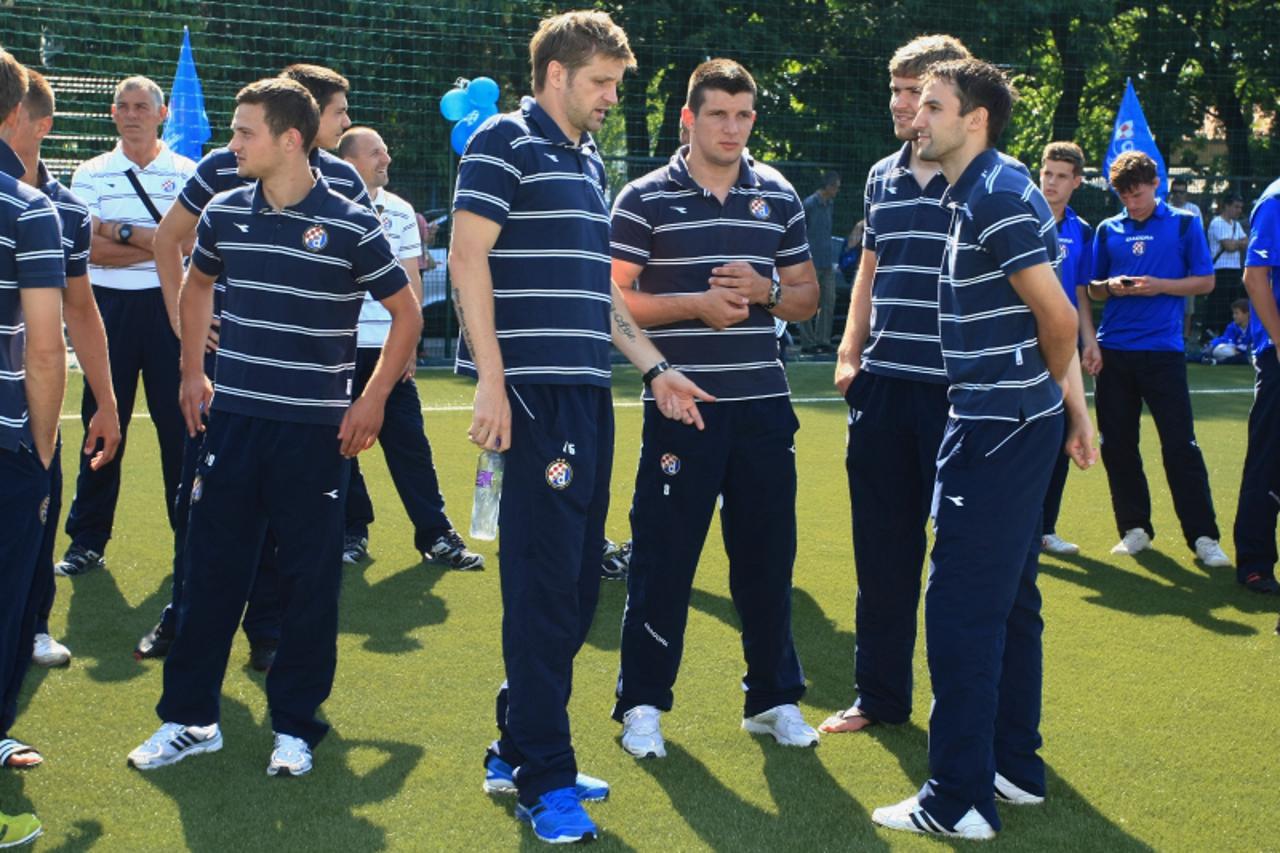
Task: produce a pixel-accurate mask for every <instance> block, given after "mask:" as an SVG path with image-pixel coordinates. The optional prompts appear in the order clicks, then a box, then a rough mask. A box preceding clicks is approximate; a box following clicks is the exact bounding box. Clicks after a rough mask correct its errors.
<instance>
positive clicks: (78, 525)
mask: <svg viewBox="0 0 1280 853" xmlns="http://www.w3.org/2000/svg"><path fill="white" fill-rule="evenodd" d="M167 116H168V112H167V110H166V108H165V104H164V92H163V91H162V90H161V89H160V87H159V86H158V85H157V84H156V83H155V81H153V80H150V79H148V78H146V77H126V78H125V79H124V80H121V81H120V83H119V84H117V85H116V90H115V97H114V100H113V102H112V105H111V118H112V120H113V121H114V122H115V125H116V130H117V131H118V132H119V134H120V140H119V142H118V143H117V144H116V146H115V148H113V149H112V150H111V151H107V152H105V153H103V154H99V155H98V156H97V157H93V158H91V159H89V160H87V161H85V162H84V163H81V164H80V166H79V167H78V168H77V169H76V171H75V174H73V175H72V177H71V190H72V192H74V193H75V194H76V196H77V197H79V198H80V199H81V201H83V202H84V203H85V205H86V206H87V207H88V208H89V213H90V215H91V217H92V229H93V233H92V243H91V248H90V256H89V279H90V281H92V283H93V292H94V298H95V299H96V300H97V302H98V310H99V312H100V313H101V315H102V319H103V323H104V325H105V327H106V330H107V340H108V341H109V342H110V350H109V356H110V359H111V383H112V386H113V387H114V389H115V395H116V398H117V404H118V409H119V417H120V427H121V430H122V433H123V435H124V440H123V441H122V443H121V446H120V449H119V451H118V452H117V454H116V456H115V458H114V459H112V460H111V461H110V462H108V463H106V464H105V465H101V466H99V467H98V468H93V467H91V466H90V464H89V463H90V461H91V460H90V458H89V457H87V456H81V457H80V472H79V475H78V476H77V478H76V493H75V498H74V500H73V501H72V503H71V507H70V509H69V510H68V511H67V523H66V532H67V535H68V536H69V537H70V538H71V543H70V545H68V547H67V550H66V553H65V554H64V555H63V558H62V559H61V560H60V561H58V563H57V564H56V565H55V566H54V570H55V571H56V572H57V573H58V574H59V575H65V576H77V575H82V574H84V573H86V572H89V571H92V570H94V569H96V568H100V567H103V566H105V565H106V562H105V559H104V554H105V553H106V547H107V542H108V541H109V540H110V539H111V535H112V530H113V528H114V524H115V512H116V505H117V502H118V501H119V498H120V487H121V469H122V466H123V464H124V458H125V451H126V447H127V444H128V435H129V424H130V421H131V419H132V416H133V403H134V399H135V398H136V396H137V393H138V379H139V377H141V378H142V380H143V382H142V385H143V390H144V392H145V394H146V399H147V413H148V417H149V419H150V420H151V423H152V425H153V426H154V427H155V430H156V440H157V442H158V443H159V445H160V472H161V478H162V479H163V481H164V504H165V511H166V513H167V515H168V519H169V524H170V526H176V517H175V513H174V498H175V496H176V494H177V488H178V480H179V477H180V473H181V469H182V416H181V413H180V412H179V411H178V406H177V404H176V403H175V402H174V399H175V397H176V396H177V392H178V369H177V363H178V339H177V338H176V337H175V335H174V332H173V331H172V329H173V327H172V325H171V324H172V319H171V318H172V317H173V315H174V312H175V311H176V306H177V292H176V291H166V290H165V289H164V288H162V287H161V286H160V281H159V279H158V278H157V275H156V267H155V257H154V248H153V243H154V238H155V225H156V223H157V222H159V220H160V217H161V216H162V215H163V213H164V211H165V210H167V209H168V208H169V207H170V206H172V204H173V202H174V200H175V199H176V198H177V195H178V191H179V190H180V189H181V188H182V185H183V184H184V183H185V182H186V180H187V178H189V177H190V176H191V173H192V172H193V171H194V170H195V165H196V164H195V163H193V162H192V161H191V160H189V159H187V158H186V157H183V156H182V155H181V154H178V153H176V152H174V151H171V150H170V149H169V147H168V146H167V145H166V144H165V143H164V141H163V140H161V139H160V138H159V136H158V133H159V130H160V125H161V124H162V123H163V122H164V120H165V118H166V117H167ZM96 409H97V400H96V398H95V397H94V394H93V388H92V386H90V385H88V383H87V382H86V385H85V390H84V395H83V398H82V400H81V406H80V419H81V422H82V423H83V424H84V425H85V428H86V430H87V429H88V426H89V422H90V421H91V420H92V418H93V415H94V413H95V411H96Z"/></svg>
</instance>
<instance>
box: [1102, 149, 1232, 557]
mask: <svg viewBox="0 0 1280 853" xmlns="http://www.w3.org/2000/svg"><path fill="white" fill-rule="evenodd" d="M1110 179H1111V187H1112V189H1114V190H1115V191H1116V194H1117V195H1118V196H1119V197H1120V201H1121V203H1122V204H1123V205H1124V207H1125V211H1124V212H1123V213H1118V214H1116V215H1115V216H1112V217H1110V218H1109V219H1104V220H1103V221H1102V222H1101V223H1100V224H1099V225H1098V230H1097V232H1096V234H1095V235H1094V241H1093V276H1094V281H1093V282H1092V283H1091V284H1090V285H1089V298H1090V299H1092V300H1094V301H1095V302H1099V301H1105V302H1106V307H1105V308H1104V309H1103V312H1102V321H1101V322H1100V323H1099V324H1098V346H1099V348H1100V350H1101V354H1102V367H1101V370H1099V372H1098V373H1097V382H1096V384H1095V394H1096V396H1095V399H1094V404H1095V406H1096V408H1097V411H1098V430H1099V431H1100V432H1101V433H1102V439H1103V440H1102V464H1103V467H1104V468H1106V470H1107V482H1108V483H1109V484H1110V486H1111V505H1112V508H1113V510H1114V512H1115V520H1116V528H1117V530H1118V531H1119V533H1120V541H1119V543H1117V544H1116V545H1115V547H1113V548H1112V549H1111V553H1113V554H1137V553H1139V552H1141V551H1144V550H1146V549H1147V548H1149V547H1151V540H1152V538H1153V537H1154V536H1155V527H1154V526H1152V522H1151V494H1150V492H1149V491H1148V489H1147V477H1146V474H1145V473H1144V472H1143V470H1142V454H1141V452H1140V450H1139V447H1138V430H1139V425H1140V424H1141V417H1142V405H1143V403H1146V405H1147V408H1148V410H1150V412H1151V417H1152V419H1153V420H1154V421H1155V422H1156V430H1157V431H1158V432H1159V433H1160V451H1161V457H1162V459H1163V461H1164V471H1165V476H1166V477H1168V480H1169V491H1170V492H1172V493H1173V508H1174V511H1175V512H1177V514H1178V520H1179V521H1180V522H1181V523H1182V535H1183V537H1184V539H1185V541H1186V543H1187V545H1188V547H1190V548H1191V550H1192V551H1194V552H1195V555H1196V557H1197V558H1198V559H1199V560H1200V561H1201V562H1202V563H1204V564H1205V565H1206V566H1210V567H1221V566H1229V565H1231V560H1230V559H1229V558H1228V557H1227V555H1226V554H1225V553H1224V552H1223V550H1222V548H1221V546H1219V544H1218V523H1217V520H1216V519H1215V516H1214V511H1213V496H1212V495H1211V494H1210V492H1209V472H1208V470H1207V469H1206V468H1205V464H1204V456H1203V455H1202V454H1201V452H1200V446H1199V445H1198V444H1196V435H1195V424H1194V422H1193V419H1192V413H1191V395H1190V393H1189V391H1188V389H1187V365H1186V358H1185V356H1184V350H1183V339H1182V306H1183V299H1184V297H1187V296H1193V295H1196V294H1200V293H1209V292H1210V291H1211V290H1213V260H1212V258H1210V256H1209V244H1208V242H1207V241H1206V240H1205V236H1204V229H1203V228H1201V227H1200V220H1199V218H1198V217H1196V216H1195V215H1193V214H1190V213H1186V212H1183V211H1180V210H1174V209H1173V208H1171V207H1169V205H1167V204H1165V202H1163V201H1161V200H1159V199H1158V198H1156V187H1157V186H1159V184H1160V177H1159V175H1158V174H1157V172H1156V164H1155V161H1153V160H1152V159H1151V158H1150V157H1149V156H1147V155H1146V154H1143V153H1142V152H1140V151H1127V152H1125V153H1124V154H1121V155H1120V156H1119V157H1117V158H1116V159H1115V162H1113V163H1112V164H1111V174H1110Z"/></svg>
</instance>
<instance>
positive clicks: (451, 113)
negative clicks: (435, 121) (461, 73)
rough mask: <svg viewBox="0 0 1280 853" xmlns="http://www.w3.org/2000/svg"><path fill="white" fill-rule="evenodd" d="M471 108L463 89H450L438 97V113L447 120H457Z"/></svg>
mask: <svg viewBox="0 0 1280 853" xmlns="http://www.w3.org/2000/svg"><path fill="white" fill-rule="evenodd" d="M470 110H471V103H470V102H469V101H468V100H467V92H466V90H465V89H450V90H449V91H448V92H445V93H444V97H443V98H441V99H440V114H441V115H443V116H444V117H445V118H446V119H448V120H449V121H458V120H460V119H461V118H462V117H463V116H465V115H466V114H467V113H468V112H469V111H470Z"/></svg>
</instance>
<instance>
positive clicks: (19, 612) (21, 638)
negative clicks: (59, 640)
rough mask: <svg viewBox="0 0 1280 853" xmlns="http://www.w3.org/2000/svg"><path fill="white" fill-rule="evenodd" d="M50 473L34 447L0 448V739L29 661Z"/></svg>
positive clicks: (12, 716)
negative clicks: (38, 564)
mask: <svg viewBox="0 0 1280 853" xmlns="http://www.w3.org/2000/svg"><path fill="white" fill-rule="evenodd" d="M49 484H50V475H49V472H48V471H47V470H45V468H44V466H43V465H41V464H40V458H39V457H38V456H36V454H35V451H34V450H30V449H28V448H26V447H21V446H19V447H17V448H16V449H13V450H9V449H0V518H3V519H4V524H3V525H0V589H3V594H2V595H0V691H3V696H0V739H3V738H7V737H8V736H9V729H10V727H12V726H13V722H14V720H15V719H17V716H18V693H19V692H20V691H21V689H22V679H23V678H25V677H26V674H27V668H28V667H29V666H30V665H31V640H32V637H34V636H35V623H36V611H37V610H38V609H39V606H40V599H41V597H42V596H43V594H44V591H43V588H42V587H41V586H40V585H39V584H37V583H36V582H35V578H36V566H37V562H38V559H39V555H40V544H41V540H42V539H43V538H44V528H45V524H46V521H47V519H48V513H49Z"/></svg>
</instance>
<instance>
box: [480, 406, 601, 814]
mask: <svg viewBox="0 0 1280 853" xmlns="http://www.w3.org/2000/svg"><path fill="white" fill-rule="evenodd" d="M507 396H508V399H509V400H510V402H511V447H510V448H509V449H508V450H507V451H506V453H504V454H503V458H504V460H505V468H504V473H503V482H502V502H501V506H500V508H499V511H498V526H499V528H500V531H501V541H502V548H501V551H500V554H499V569H500V576H501V584H502V658H503V662H504V664H505V666H506V681H505V682H504V683H503V685H502V688H501V689H500V690H499V692H498V698H497V718H498V720H497V722H498V729H499V730H500V731H501V738H500V740H499V742H498V754H499V755H500V756H501V757H502V759H503V760H504V761H506V762H507V763H508V764H510V765H511V766H513V767H515V768H516V774H515V778H516V785H517V787H518V788H519V795H520V800H521V802H524V803H525V804H527V805H531V804H533V803H534V802H536V801H537V799H538V797H540V796H542V795H543V794H544V793H546V792H547V791H551V790H555V789H557V788H570V787H573V784H574V780H575V779H576V778H577V775H578V765H577V762H576V760H575V759H574V753H573V743H572V742H571V740H570V736H569V711H568V704H569V694H570V692H571V691H572V688H573V659H574V656H575V655H576V654H577V653H578V649H580V648H581V647H582V643H583V642H584V641H585V640H586V637H587V632H588V631H589V630H590V629H591V620H592V618H593V617H594V616H595V610H596V602H597V600H598V598H599V594H600V554H601V553H602V552H603V550H604V522H605V517H606V516H607V515H608V513H609V480H610V477H611V475H612V473H613V397H612V394H611V393H610V391H609V389H608V388H602V387H598V386H594V385H514V386H513V385H508V386H507Z"/></svg>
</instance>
